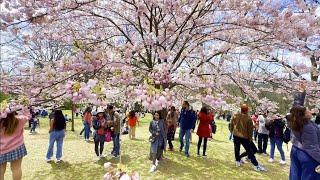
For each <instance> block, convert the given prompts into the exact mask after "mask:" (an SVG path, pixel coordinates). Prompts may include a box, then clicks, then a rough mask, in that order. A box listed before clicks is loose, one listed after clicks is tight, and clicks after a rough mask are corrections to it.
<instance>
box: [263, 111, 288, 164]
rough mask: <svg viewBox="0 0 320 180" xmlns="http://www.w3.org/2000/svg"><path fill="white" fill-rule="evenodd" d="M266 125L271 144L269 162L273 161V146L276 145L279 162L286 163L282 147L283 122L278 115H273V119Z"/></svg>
mask: <svg viewBox="0 0 320 180" xmlns="http://www.w3.org/2000/svg"><path fill="white" fill-rule="evenodd" d="M266 127H267V129H268V130H269V137H270V145H271V149H270V159H269V162H270V163H272V162H273V161H274V150H275V146H277V148H278V150H279V152H280V155H281V160H280V164H282V165H284V164H286V159H285V155H284V151H283V149H282V144H283V131H284V127H285V122H284V121H283V120H282V118H281V117H280V116H274V117H273V120H271V121H270V123H269V124H267V125H266Z"/></svg>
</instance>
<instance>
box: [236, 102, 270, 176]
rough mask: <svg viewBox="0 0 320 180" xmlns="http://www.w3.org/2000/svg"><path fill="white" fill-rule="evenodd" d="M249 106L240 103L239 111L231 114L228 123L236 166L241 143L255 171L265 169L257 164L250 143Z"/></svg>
mask: <svg viewBox="0 0 320 180" xmlns="http://www.w3.org/2000/svg"><path fill="white" fill-rule="evenodd" d="M248 112H249V107H248V106H247V105H246V104H242V105H241V112H240V113H238V114H236V115H235V116H233V118H232V120H231V125H230V128H231V129H230V131H231V132H232V133H233V142H234V154H235V159H236V166H238V167H239V166H241V162H240V160H241V159H240V145H242V146H243V147H244V149H245V151H246V152H247V154H248V158H249V159H250V161H251V163H252V164H253V165H254V170H255V171H265V168H264V167H262V166H261V165H259V163H258V161H257V160H256V157H255V155H254V153H253V149H252V147H251V145H250V143H251V142H250V141H252V133H253V124H252V121H251V118H250V117H249V115H248Z"/></svg>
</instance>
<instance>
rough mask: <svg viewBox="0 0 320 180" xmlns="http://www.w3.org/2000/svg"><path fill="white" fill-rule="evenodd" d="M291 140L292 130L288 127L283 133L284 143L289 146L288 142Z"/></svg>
mask: <svg viewBox="0 0 320 180" xmlns="http://www.w3.org/2000/svg"><path fill="white" fill-rule="evenodd" d="M290 139H291V130H290V129H289V128H288V127H287V126H286V129H285V130H284V133H283V138H282V140H283V142H285V143H286V144H288V142H289V141H290Z"/></svg>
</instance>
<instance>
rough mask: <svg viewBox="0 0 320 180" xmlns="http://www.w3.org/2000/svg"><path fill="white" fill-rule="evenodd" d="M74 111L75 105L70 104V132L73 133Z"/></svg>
mask: <svg viewBox="0 0 320 180" xmlns="http://www.w3.org/2000/svg"><path fill="white" fill-rule="evenodd" d="M74 110H75V105H74V103H73V102H72V109H71V131H74Z"/></svg>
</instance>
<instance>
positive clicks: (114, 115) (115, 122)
mask: <svg viewBox="0 0 320 180" xmlns="http://www.w3.org/2000/svg"><path fill="white" fill-rule="evenodd" d="M107 112H108V113H107V123H109V122H108V121H111V124H112V127H111V131H112V134H113V135H112V141H113V149H112V152H111V155H112V156H113V157H119V155H120V128H121V124H120V123H121V122H120V121H121V117H120V114H119V113H118V112H115V111H114V108H113V106H112V105H108V106H107Z"/></svg>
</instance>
